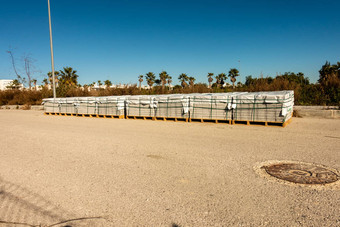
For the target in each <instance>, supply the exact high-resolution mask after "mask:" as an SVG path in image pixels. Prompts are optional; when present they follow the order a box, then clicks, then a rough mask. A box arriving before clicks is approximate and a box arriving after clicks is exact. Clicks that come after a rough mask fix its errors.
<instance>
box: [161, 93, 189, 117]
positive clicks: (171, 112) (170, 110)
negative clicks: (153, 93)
mask: <svg viewBox="0 0 340 227" xmlns="http://www.w3.org/2000/svg"><path fill="white" fill-rule="evenodd" d="M189 100H190V99H189V96H188V95H182V94H174V95H159V96H157V97H156V98H155V107H156V108H155V117H160V118H162V117H165V118H184V119H188V118H189V104H190V102H189Z"/></svg>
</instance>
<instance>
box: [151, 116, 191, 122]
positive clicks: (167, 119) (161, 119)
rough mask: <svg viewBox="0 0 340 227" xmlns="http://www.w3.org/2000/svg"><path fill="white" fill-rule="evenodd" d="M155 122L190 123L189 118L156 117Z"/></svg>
mask: <svg viewBox="0 0 340 227" xmlns="http://www.w3.org/2000/svg"><path fill="white" fill-rule="evenodd" d="M153 120H155V121H174V122H179V121H182V122H189V118H186V117H154V119H153Z"/></svg>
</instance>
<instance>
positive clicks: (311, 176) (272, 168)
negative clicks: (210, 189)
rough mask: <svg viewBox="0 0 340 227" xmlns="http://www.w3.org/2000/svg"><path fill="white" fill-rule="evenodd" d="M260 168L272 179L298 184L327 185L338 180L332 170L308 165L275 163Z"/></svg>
mask: <svg viewBox="0 0 340 227" xmlns="http://www.w3.org/2000/svg"><path fill="white" fill-rule="evenodd" d="M262 168H264V169H265V171H266V172H267V173H268V174H270V175H271V176H273V177H276V178H279V179H281V180H286V181H289V182H293V183H299V184H329V183H333V182H335V181H337V180H338V179H339V176H338V175H337V173H335V172H333V171H332V170H330V169H327V168H326V167H322V166H318V165H313V164H308V163H277V164H272V165H266V166H263V167H262Z"/></svg>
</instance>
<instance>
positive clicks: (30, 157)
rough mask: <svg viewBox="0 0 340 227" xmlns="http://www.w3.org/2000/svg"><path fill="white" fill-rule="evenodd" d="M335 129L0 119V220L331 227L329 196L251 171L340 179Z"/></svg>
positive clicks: (333, 203)
mask: <svg viewBox="0 0 340 227" xmlns="http://www.w3.org/2000/svg"><path fill="white" fill-rule="evenodd" d="M339 128H340V120H331V119H307V118H294V119H293V121H292V123H291V124H290V125H288V126H287V127H286V128H278V127H263V126H230V125H223V124H209V123H205V124H202V123H184V122H183V123H179V122H178V123H175V122H159V121H143V120H118V119H96V118H77V117H62V116H45V115H43V113H42V112H40V111H22V110H0V151H1V152H0V167H1V169H0V171H1V172H0V177H1V181H0V220H1V221H8V222H23V223H30V224H40V223H41V224H44V225H48V224H49V225H51V224H53V223H56V222H60V221H63V220H67V219H75V218H83V217H101V218H97V219H87V220H75V221H73V222H70V223H67V224H69V226H72V227H74V226H340V190H338V189H330V188H328V187H325V188H324V189H322V190H317V189H313V188H308V187H300V186H292V185H285V184H280V183H277V182H273V181H270V180H268V179H266V178H264V177H262V176H259V175H258V174H257V173H256V172H255V171H254V166H255V165H256V164H257V163H259V162H264V161H267V160H293V161H303V162H309V163H318V164H323V165H326V166H330V167H333V168H335V169H337V170H340V129H339ZM65 225H66V224H64V225H58V226H65ZM8 226H13V225H8Z"/></svg>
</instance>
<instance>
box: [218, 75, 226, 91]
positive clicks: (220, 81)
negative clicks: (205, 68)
mask: <svg viewBox="0 0 340 227" xmlns="http://www.w3.org/2000/svg"><path fill="white" fill-rule="evenodd" d="M215 78H216V83H217V85H220V87H221V88H222V87H223V84H224V80H226V79H227V75H226V74H225V73H220V74H218V75H217V76H216V77H215Z"/></svg>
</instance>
